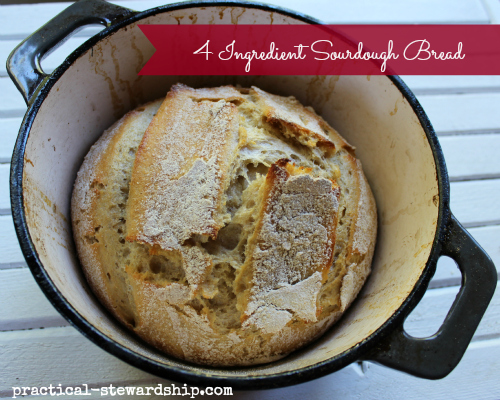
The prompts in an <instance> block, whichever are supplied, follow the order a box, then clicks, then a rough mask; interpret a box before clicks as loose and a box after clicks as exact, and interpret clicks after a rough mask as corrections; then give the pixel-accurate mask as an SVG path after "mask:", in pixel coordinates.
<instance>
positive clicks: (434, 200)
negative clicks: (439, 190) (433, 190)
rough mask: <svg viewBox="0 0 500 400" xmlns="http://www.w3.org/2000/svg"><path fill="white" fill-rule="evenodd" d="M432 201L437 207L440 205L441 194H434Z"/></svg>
mask: <svg viewBox="0 0 500 400" xmlns="http://www.w3.org/2000/svg"><path fill="white" fill-rule="evenodd" d="M432 202H433V203H434V205H435V206H436V207H437V206H439V194H435V195H434V196H432Z"/></svg>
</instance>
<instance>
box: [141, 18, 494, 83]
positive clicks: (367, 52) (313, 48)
mask: <svg viewBox="0 0 500 400" xmlns="http://www.w3.org/2000/svg"><path fill="white" fill-rule="evenodd" d="M139 28H140V29H141V30H142V32H143V33H144V34H145V35H146V37H147V38H148V39H149V41H150V42H151V43H152V45H153V46H154V47H155V49H156V52H155V53H154V54H153V56H152V57H151V59H150V60H149V61H148V62H147V63H146V65H145V66H144V67H143V69H142V70H141V71H140V73H139V74H140V75H393V74H397V75H500V25H139Z"/></svg>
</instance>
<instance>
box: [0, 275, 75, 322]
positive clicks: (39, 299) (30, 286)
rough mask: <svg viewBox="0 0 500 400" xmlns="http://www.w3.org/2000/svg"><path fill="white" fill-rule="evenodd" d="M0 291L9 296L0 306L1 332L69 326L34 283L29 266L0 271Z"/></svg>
mask: <svg viewBox="0 0 500 400" xmlns="http://www.w3.org/2000/svg"><path fill="white" fill-rule="evenodd" d="M0 293H2V296H4V298H8V299H9V303H8V307H0V331H10V330H19V329H32V328H48V327H53V326H67V325H69V323H68V322H67V321H66V320H65V319H64V318H63V317H62V316H61V315H60V314H59V313H58V312H57V311H56V310H55V308H54V307H53V306H52V304H50V303H49V301H48V300H47V299H46V298H45V296H44V294H43V293H42V291H41V290H40V288H39V287H38V284H37V283H36V282H35V279H34V278H33V276H32V275H31V272H30V270H29V269H28V268H17V269H9V270H0Z"/></svg>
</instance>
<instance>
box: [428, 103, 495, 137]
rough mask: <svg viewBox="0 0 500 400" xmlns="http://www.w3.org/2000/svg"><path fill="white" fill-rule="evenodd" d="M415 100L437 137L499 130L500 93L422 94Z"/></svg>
mask: <svg viewBox="0 0 500 400" xmlns="http://www.w3.org/2000/svg"><path fill="white" fill-rule="evenodd" d="M418 100H419V101H420V103H421V104H422V106H423V108H424V110H425V112H426V113H427V115H428V117H429V119H430V121H431V123H432V125H433V126H434V129H435V130H436V131H437V132H438V133H439V134H442V135H445V134H453V133H463V132H471V131H472V132H481V131H483V132H484V131H499V130H500V120H499V119H498V110H499V109H500V93H472V94H460V95H452V94H446V95H421V96H418Z"/></svg>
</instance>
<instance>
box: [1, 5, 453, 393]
mask: <svg viewBox="0 0 500 400" xmlns="http://www.w3.org/2000/svg"><path fill="white" fill-rule="evenodd" d="M219 6H226V7H247V8H255V9H260V10H264V11H272V12H277V13H280V14H283V15H285V16H289V17H292V18H295V19H297V20H300V21H302V22H305V23H309V24H321V22H320V21H318V20H316V19H314V18H312V17H309V16H307V15H305V14H302V13H299V12H296V11H292V10H287V9H284V8H281V7H277V6H272V5H268V4H263V3H257V2H248V1H215V2H206V1H192V2H188V3H175V4H169V5H163V6H159V7H155V8H152V9H149V10H145V11H142V12H138V13H135V14H131V15H130V16H128V17H125V18H124V19H123V20H121V21H119V22H117V23H116V24H113V25H112V26H110V27H108V28H105V29H103V30H102V31H100V32H99V33H98V34H96V35H94V36H92V37H91V38H90V39H89V40H87V41H86V42H85V43H84V44H82V45H81V46H80V47H78V48H77V49H76V50H75V51H73V52H72V53H71V55H69V56H68V57H67V58H66V60H65V61H64V62H63V63H62V64H61V65H60V66H59V67H58V68H57V69H56V70H55V71H54V72H53V73H52V74H51V75H50V77H49V78H48V79H47V80H46V81H45V82H44V83H42V85H41V87H40V88H39V89H38V90H37V92H36V93H35V95H34V97H35V98H34V99H32V100H31V101H30V105H29V107H28V110H27V112H26V114H25V117H24V119H23V122H22V124H21V127H20V130H19V135H18V138H17V141H16V144H15V148H14V153H13V156H12V163H11V179H10V189H11V207H12V217H13V220H14V226H15V229H16V233H17V236H18V239H19V242H20V245H21V250H22V252H23V255H24V257H25V259H26V262H27V264H28V266H29V268H30V270H31V272H32V274H33V276H34V278H35V280H36V281H37V283H38V285H39V286H40V288H41V289H42V291H43V292H44V294H45V296H46V297H47V298H48V299H49V301H50V302H51V303H52V305H53V306H54V307H55V308H56V309H57V310H58V311H59V313H61V314H62V315H63V316H64V318H65V319H66V320H68V321H69V322H70V323H71V325H73V326H74V327H75V328H76V329H77V330H78V331H80V332H81V333H82V334H83V335H84V336H86V337H87V338H88V339H90V340H91V341H92V342H94V343H95V344H97V345H98V346H99V347H101V348H102V349H104V350H106V351H107V352H109V353H111V354H112V355H114V356H116V357H118V358H119V359H121V360H123V361H125V362H127V363H129V364H131V365H133V366H135V367H138V368H140V369H142V370H143V371H146V372H149V373H151V374H154V375H156V376H158V377H161V378H166V379H172V380H174V381H177V382H182V383H188V384H194V385H200V384H202V385H205V384H219V385H230V386H231V387H233V388H235V389H237V390H249V389H255V388H256V385H258V389H270V388H278V387H284V386H289V385H295V384H299V383H303V382H306V381H309V380H312V379H316V378H320V377H322V376H324V375H327V374H330V373H333V372H336V371H338V370H340V369H342V368H344V367H346V366H347V365H348V364H350V363H352V362H354V361H357V360H362V359H363V356H364V355H366V353H367V352H368V351H369V350H371V349H373V348H374V347H375V345H376V344H377V343H378V342H380V340H382V339H383V338H384V337H386V336H387V335H388V334H389V333H391V331H392V330H393V329H394V328H395V327H396V326H398V325H400V324H402V323H403V322H404V319H405V318H406V316H407V315H408V314H409V313H410V312H411V311H412V310H413V308H414V307H415V306H416V305H417V304H418V302H419V301H420V300H421V299H422V297H423V295H424V293H425V292H426V290H427V286H428V284H429V281H430V279H431V278H432V276H433V275H434V272H435V270H436V262H437V260H438V258H439V256H440V250H441V243H442V241H443V239H444V235H445V230H446V222H447V221H448V220H449V218H450V215H451V212H450V208H449V197H450V190H449V178H448V173H447V170H446V165H445V161H444V155H443V152H442V150H441V146H440V145H439V142H438V139H437V135H436V133H435V131H434V129H433V127H432V125H431V122H430V121H429V119H428V117H427V115H426V114H425V112H424V110H423V108H422V106H421V105H420V103H419V102H418V100H417V99H416V97H415V95H414V94H413V93H412V92H411V90H410V89H409V88H408V87H407V86H406V84H405V83H404V82H403V81H402V80H401V78H399V76H387V77H388V78H389V79H390V80H391V82H392V83H393V84H394V85H395V86H396V88H397V89H398V90H399V91H400V93H401V94H402V95H403V97H404V98H405V99H406V100H407V101H408V103H409V104H410V106H411V107H412V109H413V111H414V113H415V115H416V116H417V118H418V120H419V122H420V125H421V126H422V128H423V130H424V132H425V134H426V137H427V141H428V142H429V145H430V147H431V150H432V153H433V157H434V162H435V166H436V179H437V183H438V193H439V206H438V218H437V225H436V233H435V236H434V241H433V244H432V248H431V251H430V254H429V258H428V260H427V263H426V266H425V268H424V269H423V271H422V273H421V275H420V277H419V279H418V281H417V282H416V284H415V285H414V287H413V289H412V291H411V293H410V294H409V295H408V296H407V297H406V299H405V300H404V301H403V303H402V304H401V306H400V307H399V308H398V309H397V310H396V311H395V312H394V314H393V315H392V316H391V317H389V318H388V319H387V320H386V321H385V322H384V323H383V324H382V326H380V327H379V328H378V329H377V330H376V331H375V332H373V333H372V334H371V335H369V336H368V337H366V338H365V339H364V340H362V341H361V342H359V343H357V344H356V345H355V346H353V347H351V348H349V349H348V350H345V351H344V352H342V353H340V354H337V355H336V356H334V357H332V358H329V359H327V360H324V361H321V362H318V363H316V364H313V365H310V366H307V367H303V368H300V369H296V370H293V371H287V372H281V373H273V374H269V375H268V374H262V375H252V376H249V377H233V376H227V375H226V376H225V375H220V374H218V373H215V374H212V373H202V372H200V371H192V370H186V369H183V368H179V367H176V366H168V365H165V364H163V363H160V362H157V361H154V360H152V359H149V358H146V357H144V356H142V355H140V354H138V353H136V352H135V351H132V350H130V349H129V348H127V347H125V346H124V345H122V344H120V343H118V342H117V341H115V340H113V339H111V338H109V337H108V336H106V335H105V334H104V333H102V332H101V331H99V330H98V329H97V328H95V327H94V325H92V324H91V323H90V322H89V321H87V320H86V319H85V318H84V317H83V316H82V315H81V314H80V313H79V312H78V311H77V310H76V309H75V308H74V307H73V306H72V305H71V304H70V303H69V302H68V300H67V299H66V298H65V297H64V296H63V295H62V293H61V292H60V291H59V290H58V288H57V286H56V285H55V284H54V283H53V282H52V280H51V278H50V277H49V275H48V274H47V272H46V271H45V269H44V267H43V265H42V263H41V261H40V258H39V256H38V253H37V251H36V248H35V246H34V243H33V241H32V239H31V236H30V233H29V229H28V225H27V221H26V215H25V210H24V200H23V170H24V154H25V150H26V144H27V140H28V137H29V133H30V130H31V127H32V124H33V121H34V119H35V118H36V116H37V113H38V110H39V109H40V107H41V105H42V103H43V101H44V100H45V98H46V97H47V95H48V94H49V92H50V90H51V88H52V87H53V86H54V84H55V83H56V81H57V80H58V79H59V78H60V77H61V76H62V75H63V74H64V73H65V72H66V71H67V70H68V68H69V67H70V66H71V65H72V64H73V63H74V62H75V61H76V60H77V59H78V58H79V57H80V56H81V55H82V54H83V53H84V52H86V51H87V50H89V49H90V48H91V47H92V46H94V45H95V44H97V43H98V42H99V41H101V40H102V39H104V38H106V37H108V36H110V35H112V34H113V33H115V32H117V31H118V30H119V29H121V28H123V27H125V26H127V25H130V24H131V23H134V22H137V21H139V20H141V19H143V18H145V17H150V16H153V15H156V14H160V13H164V12H169V11H174V10H180V9H189V8H195V7H219ZM180 361H181V362H185V361H182V360H180ZM185 363H186V364H189V363H187V362H185ZM196 367H199V366H196ZM201 368H204V369H205V370H210V369H213V368H211V367H201ZM238 369H240V368H238ZM241 369H245V368H241ZM217 370H221V368H217Z"/></svg>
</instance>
